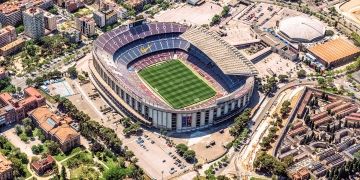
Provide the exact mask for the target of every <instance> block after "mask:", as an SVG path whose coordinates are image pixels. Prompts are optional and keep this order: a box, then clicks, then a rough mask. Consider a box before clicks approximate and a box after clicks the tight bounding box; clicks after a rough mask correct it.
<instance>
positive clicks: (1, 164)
mask: <svg viewBox="0 0 360 180" xmlns="http://www.w3.org/2000/svg"><path fill="white" fill-rule="evenodd" d="M11 165H12V162H11V161H9V160H8V159H6V157H5V156H4V155H2V154H0V174H2V173H4V172H6V171H8V170H10V169H11V168H12V167H11Z"/></svg>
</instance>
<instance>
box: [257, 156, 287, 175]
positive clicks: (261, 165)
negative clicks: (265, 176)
mask: <svg viewBox="0 0 360 180" xmlns="http://www.w3.org/2000/svg"><path fill="white" fill-rule="evenodd" d="M253 165H254V167H255V168H256V169H257V170H259V171H261V172H266V173H271V174H275V175H280V176H287V174H286V168H287V164H285V163H283V162H281V161H279V160H278V159H276V158H275V157H274V156H271V155H269V154H267V153H266V152H264V151H261V152H259V153H258V154H257V156H256V159H255V161H254V164H253Z"/></svg>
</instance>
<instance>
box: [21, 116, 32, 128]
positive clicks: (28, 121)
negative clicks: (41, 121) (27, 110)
mask: <svg viewBox="0 0 360 180" xmlns="http://www.w3.org/2000/svg"><path fill="white" fill-rule="evenodd" d="M21 122H22V124H23V125H24V126H32V125H33V124H32V122H31V119H30V118H28V117H27V118H24V119H23V120H22V121H21Z"/></svg>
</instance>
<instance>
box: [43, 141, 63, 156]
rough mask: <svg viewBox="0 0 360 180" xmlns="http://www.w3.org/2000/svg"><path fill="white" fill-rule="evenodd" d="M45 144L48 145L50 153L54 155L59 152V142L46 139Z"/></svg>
mask: <svg viewBox="0 0 360 180" xmlns="http://www.w3.org/2000/svg"><path fill="white" fill-rule="evenodd" d="M45 146H46V147H47V150H48V153H49V154H50V155H52V156H54V155H56V154H58V153H59V147H60V146H59V144H58V143H56V142H54V141H46V142H45Z"/></svg>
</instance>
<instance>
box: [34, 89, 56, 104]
mask: <svg viewBox="0 0 360 180" xmlns="http://www.w3.org/2000/svg"><path fill="white" fill-rule="evenodd" d="M38 91H39V92H40V94H41V95H42V96H44V97H45V99H46V100H47V101H49V102H50V103H53V104H54V103H56V101H55V99H54V98H53V97H52V96H50V95H49V94H48V93H46V92H44V91H43V90H41V89H38Z"/></svg>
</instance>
